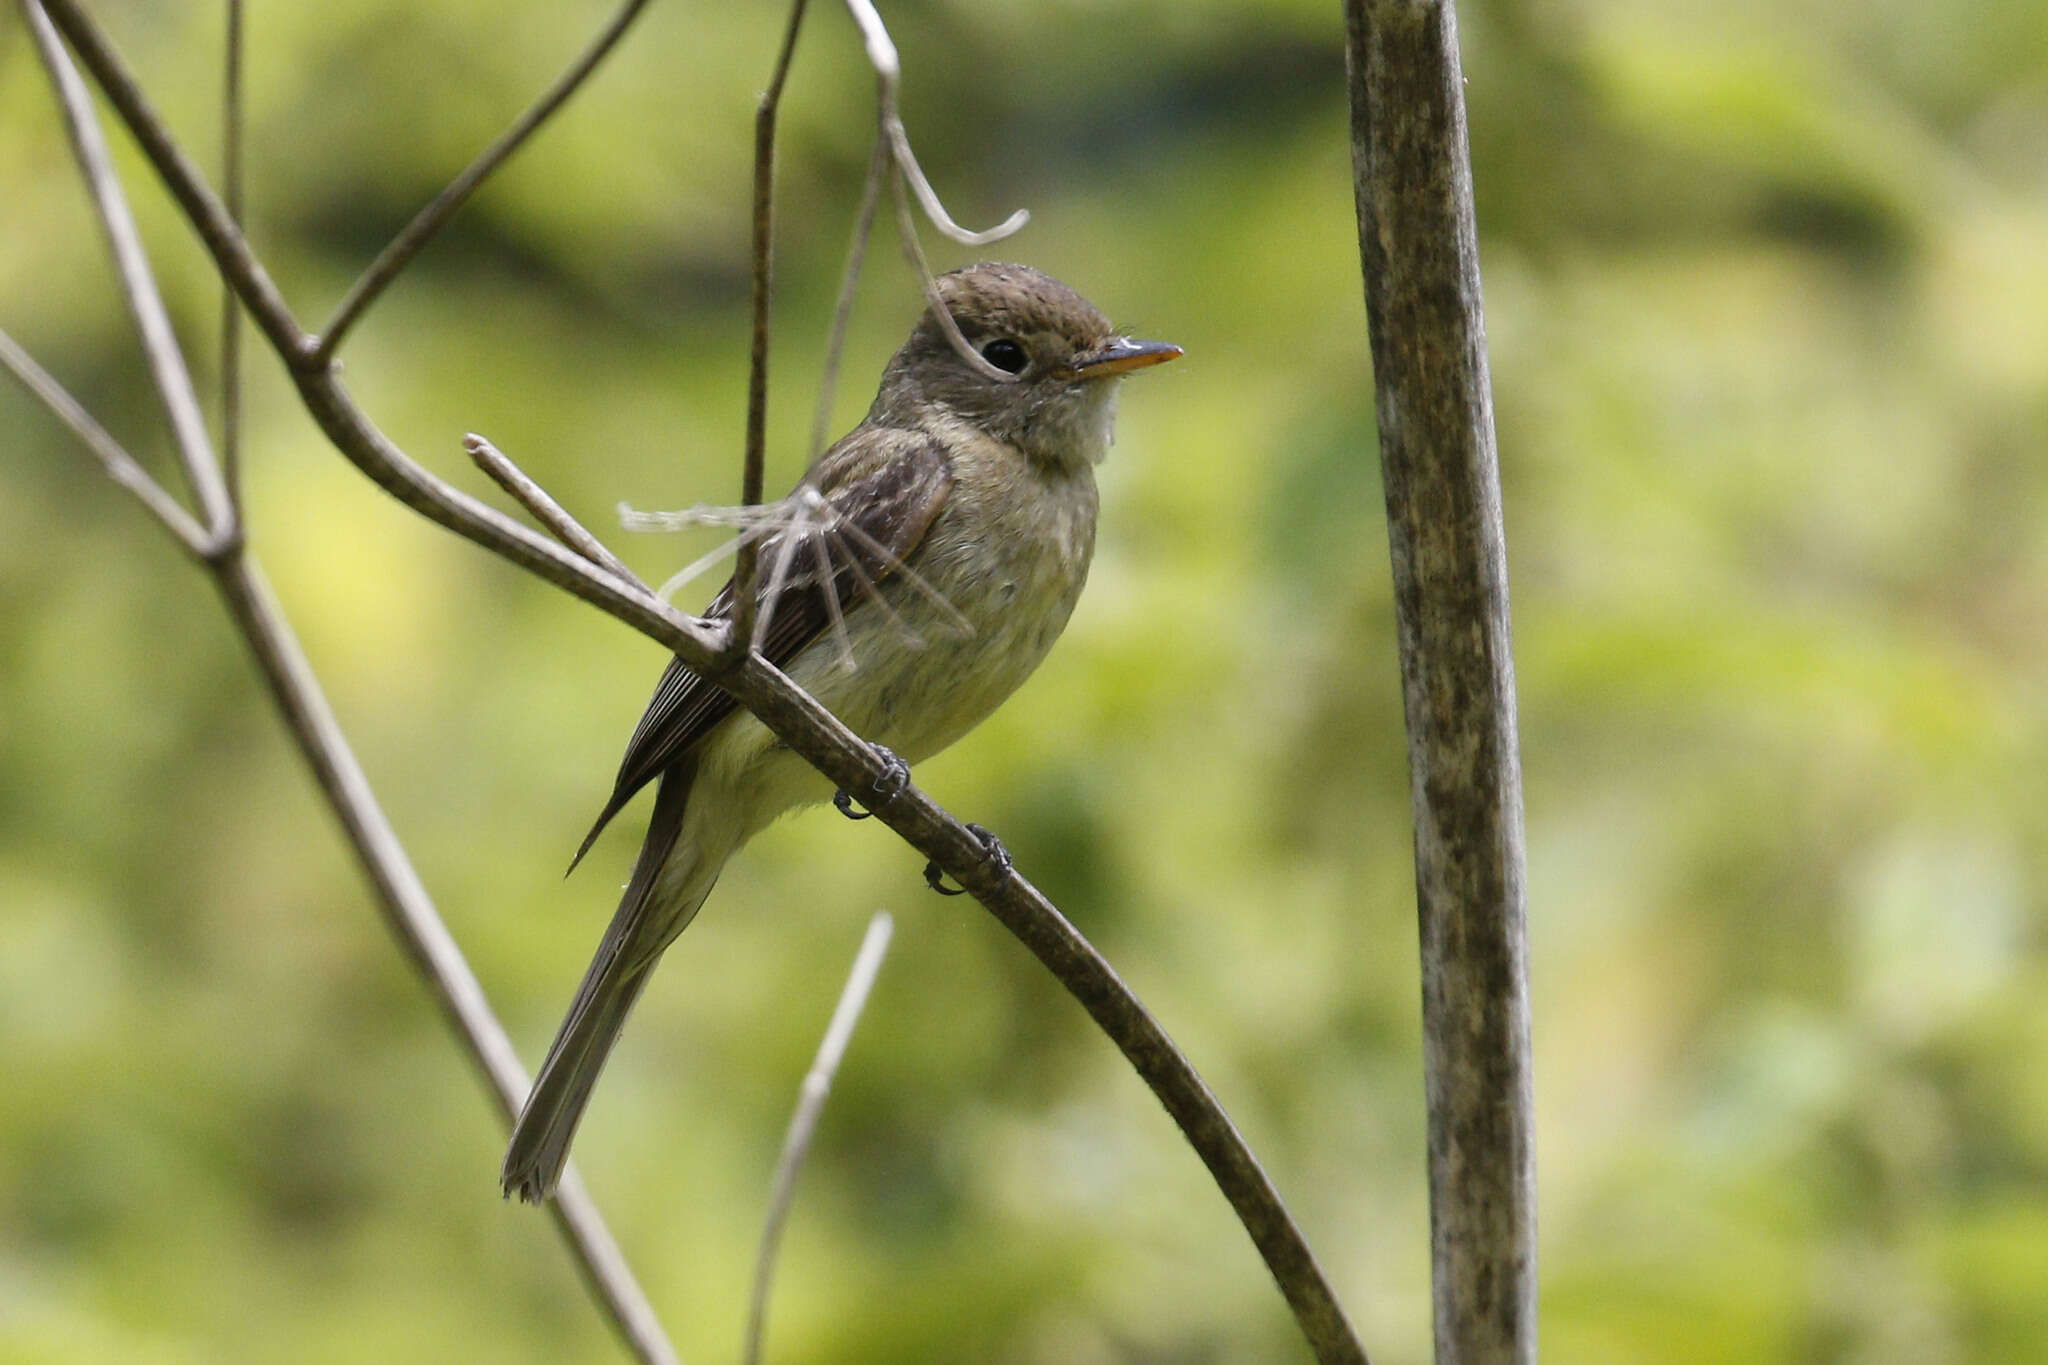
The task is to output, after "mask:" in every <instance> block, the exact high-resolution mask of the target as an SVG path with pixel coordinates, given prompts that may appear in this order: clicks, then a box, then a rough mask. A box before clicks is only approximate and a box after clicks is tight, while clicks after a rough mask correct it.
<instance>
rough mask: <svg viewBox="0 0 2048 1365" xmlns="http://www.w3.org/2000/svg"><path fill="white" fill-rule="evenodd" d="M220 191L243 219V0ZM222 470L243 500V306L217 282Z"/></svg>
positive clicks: (234, 0)
mask: <svg viewBox="0 0 2048 1365" xmlns="http://www.w3.org/2000/svg"><path fill="white" fill-rule="evenodd" d="M222 47H223V49H224V53H223V57H222V67H223V71H222V80H221V96H220V110H221V137H220V144H221V153H220V155H221V173H220V180H221V197H222V198H223V199H224V200H225V201H226V202H225V204H224V205H223V207H225V208H226V209H227V214H228V217H229V218H231V219H232V220H234V221H235V222H236V223H237V224H239V223H240V222H241V221H242V217H243V214H242V209H243V205H242V0H228V3H227V36H226V39H225V41H224V42H223V43H222ZM220 472H221V481H222V482H223V483H225V484H226V485H227V490H228V503H229V505H230V506H232V507H234V508H235V514H236V515H237V516H240V515H241V505H242V306H241V305H240V304H239V303H237V302H236V301H235V291H234V290H233V289H231V288H229V287H228V285H227V284H226V283H225V282H223V283H222V284H221V287H220Z"/></svg>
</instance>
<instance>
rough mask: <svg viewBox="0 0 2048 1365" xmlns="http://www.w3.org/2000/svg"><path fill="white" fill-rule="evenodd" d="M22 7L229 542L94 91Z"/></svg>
mask: <svg viewBox="0 0 2048 1365" xmlns="http://www.w3.org/2000/svg"><path fill="white" fill-rule="evenodd" d="M21 9H22V16H23V18H25V19H26V20H27V21H28V27H29V32H30V33H31V34H32V35H34V37H35V44H36V53H37V55H38V56H40V57H41V58H42V61H43V67H44V69H45V70H47V71H48V72H49V73H50V83H51V84H52V85H53V86H55V87H56V91H57V102H58V104H59V105H60V106H61V107H62V109H63V111H64V127H65V131H66V132H67V133H69V134H70V138H71V151H72V155H73V156H74V157H75V158H76V159H77V161H78V170H79V174H80V176H81V177H82V178H83V179H84V181H85V184H86V188H87V189H88V190H89V191H90V192H91V194H92V200H93V205H94V207H95V208H96V209H97V210H98V213H99V220H100V226H101V227H102V228H103V229H104V230H105V232H106V235H107V246H108V248H109V249H110V250H111V251H112V252H113V256H114V269H115V273H116V275H117V276H118V277H119V278H120V281H121V294H122V297H123V298H125V299H126V300H127V301H128V311H129V312H130V313H131V314H132V315H133V316H134V319H135V330H136V334H137V335H138V336H139V337H140V338H141V340H142V350H143V354H144V355H145V356H146V357H147V358H148V360H149V372H150V375H151V377H152V378H153V379H155V381H156V390H157V394H158V396H160V397H161V398H162V399H163V405H164V413H165V415H166V416H168V417H169V418H170V422H171V433H172V435H173V436H174V437H175V438H176V445H177V450H178V461H179V464H180V465H181V466H182V467H183V469H184V471H185V479H186V481H187V482H188V483H190V484H191V486H192V492H193V495H194V496H195V497H197V498H198V500H199V511H200V517H201V519H203V520H204V521H205V522H206V526H207V535H208V537H209V538H210V539H212V540H214V541H217V542H218V541H226V540H228V539H229V538H231V537H232V536H233V535H234V534H235V509H234V506H233V504H232V503H230V502H229V500H228V493H227V486H226V484H225V483H223V482H222V480H221V477H220V468H219V466H218V465H217V464H216V463H215V462H214V458H213V442H212V440H211V439H210V438H209V437H208V436H207V434H206V419H205V418H204V417H202V416H201V415H200V411H199V395H198V393H197V392H196V391H194V389H193V387H192V375H191V373H190V372H189V371H187V370H186V368H185V357H184V354H183V352H181V351H180V350H179V349H178V336H177V333H176V332H175V331H173V330H172V328H171V318H170V314H169V313H167V312H165V311H164V301H163V295H162V294H160V293H159V292H158V291H157V287H156V277H155V275H154V274H152V273H151V271H150V268H149V257H148V255H147V254H145V253H144V251H143V249H142V236H141V234H140V233H139V232H138V231H137V230H136V227H135V216H134V215H133V214H132V213H130V212H129V211H128V197H127V195H125V194H124V193H122V190H121V181H120V178H119V177H118V176H116V175H115V174H114V161H113V157H112V156H111V155H109V153H108V151H107V140H106V137H105V136H104V135H103V134H102V133H101V132H100V123H99V117H98V115H96V114H95V113H94V112H93V107H92V95H91V93H90V92H88V91H87V90H86V88H85V82H84V81H82V80H80V79H79V76H78V68H77V67H75V66H73V65H72V64H71V58H70V57H69V56H68V55H67V54H66V53H65V51H64V45H63V44H62V43H61V42H59V41H58V40H57V31H56V30H55V29H54V28H52V27H51V26H50V20H49V17H48V16H47V15H45V14H44V13H43V10H42V7H41V6H40V5H39V4H37V3H36V0H21Z"/></svg>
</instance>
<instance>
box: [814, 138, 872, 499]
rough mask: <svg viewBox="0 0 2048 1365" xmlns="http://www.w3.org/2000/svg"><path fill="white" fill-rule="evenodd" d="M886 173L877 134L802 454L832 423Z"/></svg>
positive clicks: (821, 445) (820, 441)
mask: <svg viewBox="0 0 2048 1365" xmlns="http://www.w3.org/2000/svg"><path fill="white" fill-rule="evenodd" d="M888 173H889V144H888V142H887V141H886V140H885V139H884V138H883V137H881V136H880V134H877V135H876V137H875V149H874V151H873V152H871V153H869V155H868V173H867V175H866V176H865V177H863V178H862V180H861V182H860V211H859V212H858V213H856V214H854V216H853V243H852V245H850V246H849V247H847V249H846V269H845V270H844V271H842V272H841V273H840V277H839V301H838V303H837V304H835V305H834V306H833V309H832V326H831V329H830V331H828V332H827V333H826V337H825V367H824V371H823V373H822V374H820V375H819V377H818V409H817V412H816V414H815V415H814V416H813V417H812V418H811V448H810V450H809V451H807V452H806V454H807V455H808V456H809V457H810V458H813V459H815V458H817V456H818V455H819V454H821V453H822V452H823V451H824V449H825V433H826V431H828V430H829V429H830V427H831V424H832V396H833V392H834V391H835V390H836V389H837V388H838V387H839V358H840V355H841V354H842V353H843V352H844V351H845V349H846V324H847V322H848V321H849V320H850V319H851V318H852V317H853V296H854V292H855V290H856V289H857V288H858V286H859V284H860V268H861V266H862V264H864V263H865V262H866V260H867V255H868V239H869V237H871V236H873V234H874V230H875V209H876V208H877V207H878V206H879V205H880V204H881V200H882V177H883V176H885V175H887V174H888Z"/></svg>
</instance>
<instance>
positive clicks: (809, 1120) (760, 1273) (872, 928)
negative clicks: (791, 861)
mask: <svg viewBox="0 0 2048 1365" xmlns="http://www.w3.org/2000/svg"><path fill="white" fill-rule="evenodd" d="M894 928H895V921H893V920H891V919H890V918H889V912H888V911H886V910H877V911H876V912H875V914H874V918H873V919H870V920H869V921H868V931H867V933H866V934H865V935H864V936H863V937H862V938H861V941H860V951H859V952H858V953H856V954H855V955H854V959H853V970H852V971H851V972H849V973H848V974H847V978H846V988H845V989H844V990H842V991H841V992H840V993H839V1004H838V1006H837V1007H835V1008H834V1009H833V1011H832V1022H831V1023H829V1024H827V1025H826V1026H825V1037H824V1039H823V1040H822V1041H820V1042H819V1044H818V1055H817V1058H816V1059H815V1060H814V1061H812V1063H811V1069H810V1071H809V1073H807V1074H806V1075H805V1076H804V1083H803V1088H802V1089H801V1090H800V1091H798V1093H797V1101H796V1112H795V1113H794V1114H792V1115H791V1116H790V1120H789V1134H788V1136H786V1137H785V1138H784V1139H783V1140H782V1157H781V1159H780V1160H778V1161H777V1162H776V1163H775V1184H774V1187H773V1193H772V1194H771V1195H770V1196H769V1199H768V1217H767V1220H766V1221H765V1222H764V1223H763V1225H762V1228H761V1249H760V1251H759V1252H758V1253H757V1254H756V1255H755V1257H754V1292H753V1294H752V1296H751V1298H750V1299H749V1302H748V1307H747V1346H746V1356H745V1359H746V1362H747V1365H759V1362H760V1359H761V1345H762V1342H763V1341H764V1340H765V1338H766V1337H767V1334H768V1292H769V1289H770V1286H771V1285H772V1284H773V1282H774V1279H775V1254H776V1250H777V1248H779V1247H780V1246H781V1245H782V1229H783V1225H784V1224H785V1223H787V1222H788V1221H789V1210H790V1206H791V1205H792V1204H793V1203H794V1202H795V1200H796V1178H797V1175H798V1174H799V1173H800V1172H801V1171H802V1170H803V1164H804V1158H805V1157H806V1156H808V1155H809V1154H810V1150H811V1137H812V1135H813V1134H814V1133H816V1132H817V1129H818V1116H819V1115H821V1114H823V1113H824V1112H825V1101H826V1099H827V1098H829V1097H830V1096H831V1094H832V1078H833V1077H834V1076H835V1075H837V1074H838V1072H839V1063H840V1060H841V1059H842V1058H844V1057H845V1056H846V1045H847V1043H848V1042H850V1041H851V1040H852V1038H853V1030H854V1028H855V1026H856V1025H858V1024H859V1023H860V1014H861V1011H862V1010H864V1009H866V1008H867V1003H868V992H869V991H871V990H873V989H874V985H875V976H876V974H877V973H879V972H880V971H881V970H882V959H883V958H884V957H885V956H887V954H888V952H889V935H890V934H891V932H893V930H894Z"/></svg>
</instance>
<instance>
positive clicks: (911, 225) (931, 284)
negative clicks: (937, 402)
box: [889, 166, 1021, 384]
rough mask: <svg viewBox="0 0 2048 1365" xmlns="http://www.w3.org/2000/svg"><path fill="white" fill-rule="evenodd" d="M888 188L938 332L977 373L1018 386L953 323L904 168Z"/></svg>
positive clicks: (1014, 377)
mask: <svg viewBox="0 0 2048 1365" xmlns="http://www.w3.org/2000/svg"><path fill="white" fill-rule="evenodd" d="M889 188H890V189H891V190H892V191H893V192H894V193H895V196H896V231H897V234H898V236H899V237H900V238H901V240H902V242H903V254H904V255H905V256H906V257H908V258H909V260H910V265H911V268H912V269H913V270H915V271H916V272H917V278H918V280H919V281H920V282H921V283H922V284H923V285H924V298H925V303H926V305H927V306H928V307H929V308H930V309H931V312H932V316H933V317H934V318H936V319H938V323H939V330H940V331H941V332H943V333H945V335H946V340H947V341H948V342H950V343H952V346H953V349H954V351H955V352H957V353H958V354H959V356H960V358H961V359H962V360H965V361H966V362H967V363H968V365H969V366H971V367H972V368H973V369H974V370H975V371H976V372H977V373H979V374H982V375H985V376H986V377H987V378H989V379H993V380H996V381H998V382H1001V383H1005V384H1014V383H1016V382H1017V380H1018V379H1019V378H1020V377H1021V376H1020V375H1014V374H1010V373H1009V372H1007V371H1005V370H999V369H997V368H996V367H995V366H994V365H991V364H990V363H989V362H988V358H987V357H986V356H984V355H982V353H981V352H979V351H977V350H975V349H974V347H973V346H971V345H970V344H968V341H967V338H966V337H964V336H962V335H961V334H960V324H959V323H957V322H955V321H954V320H953V310H952V309H950V308H948V307H946V301H945V300H944V299H943V298H941V297H939V282H938V281H937V280H936V279H934V278H933V277H932V267H931V262H929V261H927V260H926V259H925V255H924V243H922V242H920V241H919V240H918V239H917V219H916V217H914V216H913V215H912V214H911V212H910V195H909V194H908V193H907V192H906V191H905V189H904V184H903V169H902V167H900V166H899V167H897V168H896V170H895V172H894V174H892V175H891V176H890V177H889Z"/></svg>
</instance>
